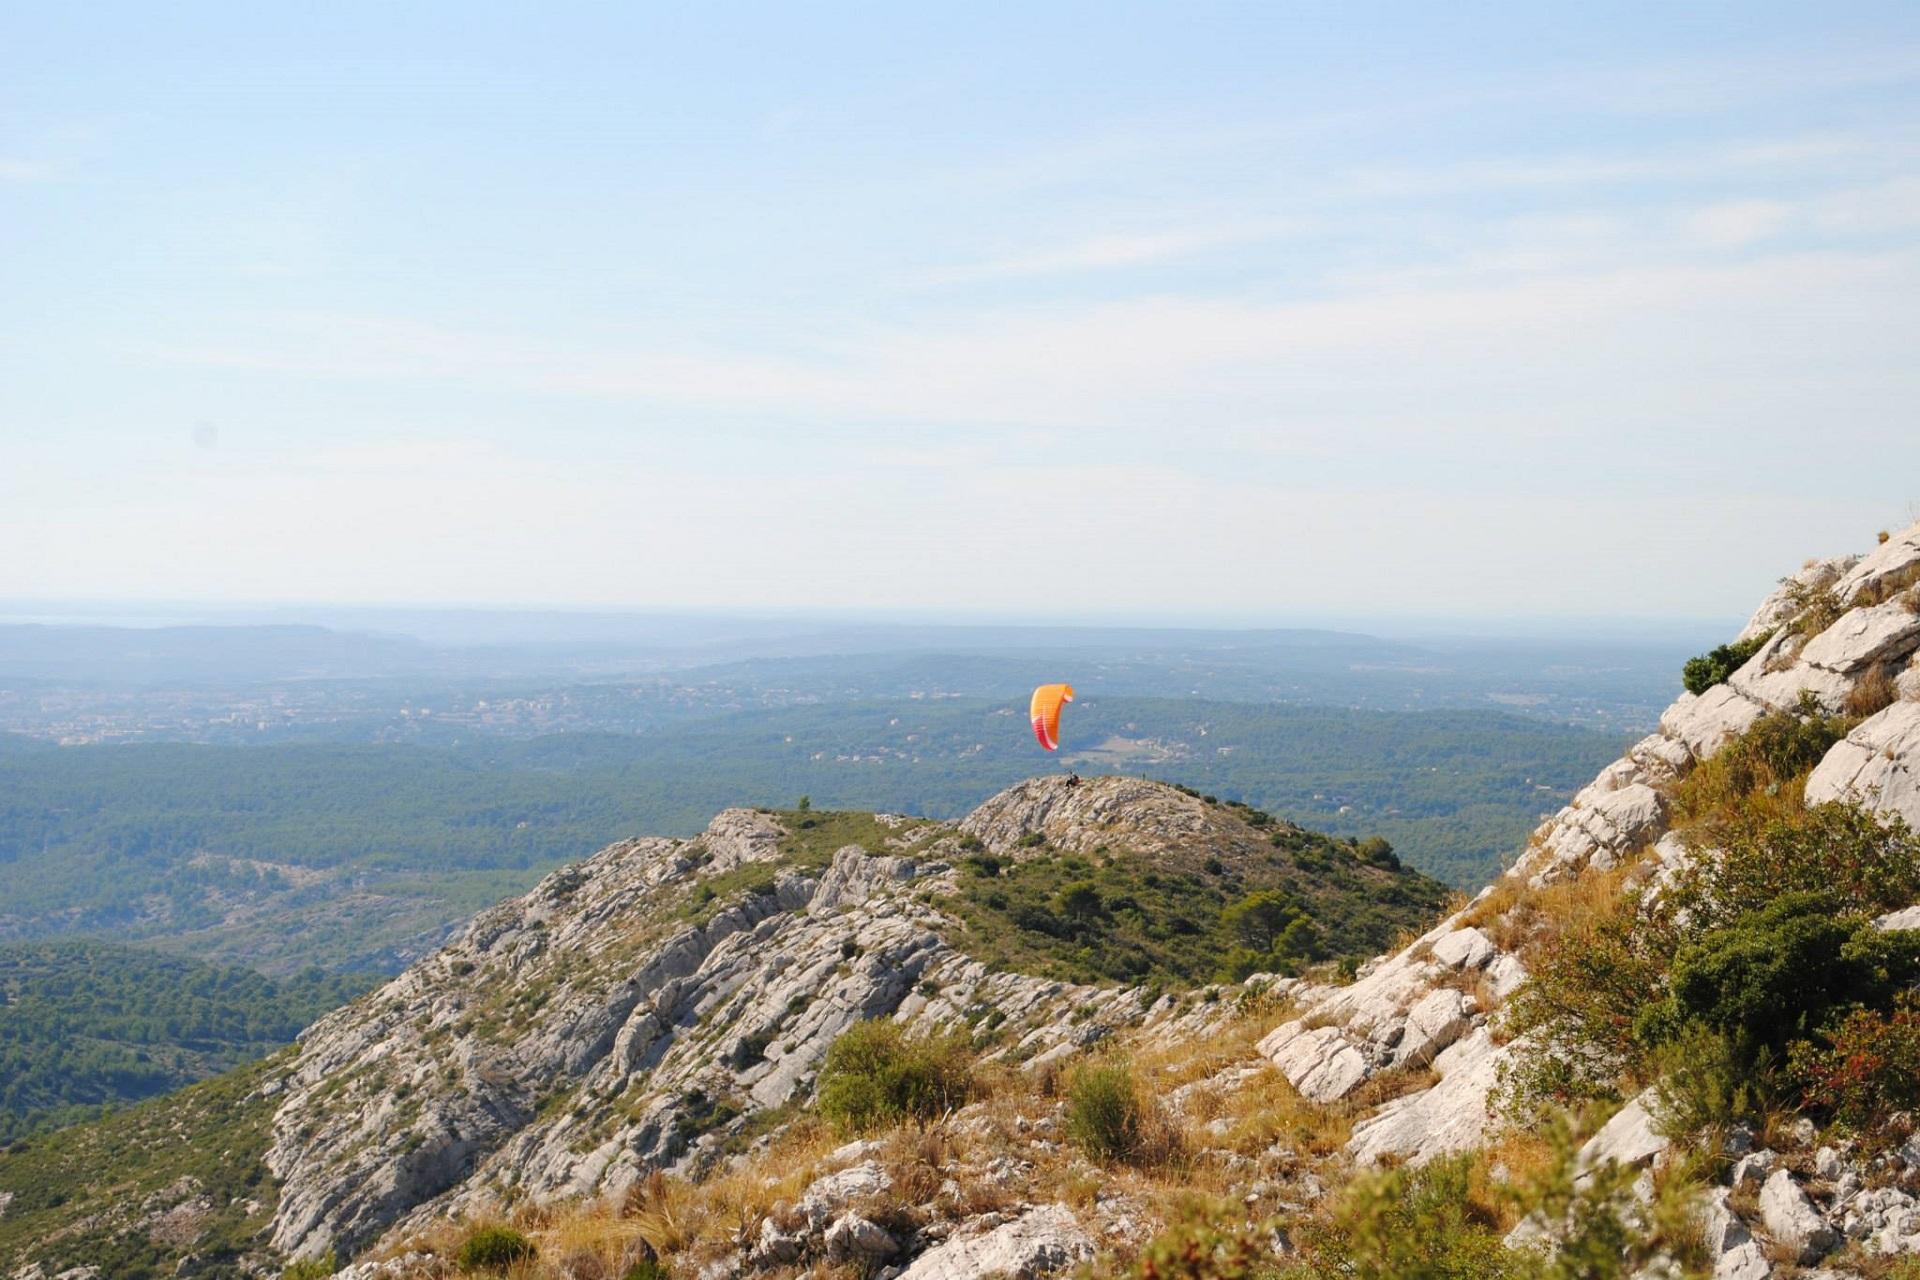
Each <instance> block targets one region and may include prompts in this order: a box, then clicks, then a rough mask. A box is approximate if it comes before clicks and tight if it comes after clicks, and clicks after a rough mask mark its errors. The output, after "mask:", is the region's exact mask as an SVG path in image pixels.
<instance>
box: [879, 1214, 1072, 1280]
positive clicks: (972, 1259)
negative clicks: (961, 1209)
mask: <svg viewBox="0 0 1920 1280" xmlns="http://www.w3.org/2000/svg"><path fill="white" fill-rule="evenodd" d="M1092 1256H1093V1240H1092V1238H1091V1237H1089V1236H1088V1235H1087V1233H1086V1232H1085V1231H1083V1230H1081V1228H1080V1223H1079V1221H1078V1220H1077V1219H1076V1218H1075V1217H1074V1216H1073V1211H1072V1210H1070V1209H1068V1208H1067V1206H1065V1205H1063V1204H1045V1205H1041V1206H1039V1207H1038V1208H1035V1209H1029V1210H1028V1211H1027V1212H1025V1213H1023V1214H1021V1215H1020V1216H1019V1217H1018V1218H1015V1219H1014V1220H1013V1221H1012V1222H1008V1223H1003V1224H1002V1225H1000V1226H998V1227H995V1228H994V1229H993V1230H991V1231H988V1232H986V1233H985V1234H983V1235H975V1236H967V1237H963V1238H955V1239H951V1240H947V1241H946V1242H944V1243H942V1244H939V1245H936V1246H935V1247H933V1248H931V1249H929V1250H927V1251H926V1252H925V1253H923V1254H921V1255H920V1256H919V1257H917V1258H915V1259H914V1260H913V1263H912V1265H910V1266H909V1267H908V1268H907V1269H906V1270H905V1271H903V1272H901V1273H900V1275H899V1276H898V1278H897V1280H976V1278H977V1277H980V1276H1007V1277H1011V1278H1012V1280H1031V1278H1032V1277H1035V1276H1045V1275H1052V1274H1053V1273H1055V1272H1057V1271H1064V1270H1066V1269H1067V1268H1068V1267H1071V1266H1073V1265H1075V1264H1076V1263H1080V1262H1085V1261H1086V1260H1087V1259H1089V1258H1091V1257H1092Z"/></svg>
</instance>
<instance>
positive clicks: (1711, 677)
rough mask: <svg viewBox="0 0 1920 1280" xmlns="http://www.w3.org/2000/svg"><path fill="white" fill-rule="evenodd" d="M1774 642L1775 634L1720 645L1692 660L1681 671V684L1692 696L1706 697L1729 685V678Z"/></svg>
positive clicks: (1768, 633) (1769, 633)
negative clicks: (1720, 685) (1722, 686)
mask: <svg viewBox="0 0 1920 1280" xmlns="http://www.w3.org/2000/svg"><path fill="white" fill-rule="evenodd" d="M1771 639H1773V633H1772V632H1771V631H1769V632H1767V633H1766V634H1765V635H1760V636H1755V637H1754V638H1753V639H1751V640H1740V641H1735V642H1734V643H1733V644H1723V645H1719V646H1717V647H1715V648H1713V649H1711V650H1709V651H1708V652H1706V653H1703V654H1701V655H1700V656H1699V657H1697V658H1688V659H1687V661H1686V665H1684V666H1683V667H1681V669H1680V683H1682V684H1684V685H1685V686H1686V687H1687V692H1688V693H1691V694H1695V695H1698V694H1702V693H1705V692H1706V691H1707V690H1709V689H1711V688H1713V686H1715V685H1717V684H1723V683H1725V681H1726V679H1727V677H1728V676H1730V675H1732V674H1733V673H1734V672H1736V671H1738V670H1739V669H1740V668H1741V667H1744V666H1746V665H1747V660H1748V659H1750V658H1752V657H1753V655H1754V654H1756V653H1758V652H1760V647H1761V646H1762V645H1764V644H1766V642H1767V641H1769V640H1771Z"/></svg>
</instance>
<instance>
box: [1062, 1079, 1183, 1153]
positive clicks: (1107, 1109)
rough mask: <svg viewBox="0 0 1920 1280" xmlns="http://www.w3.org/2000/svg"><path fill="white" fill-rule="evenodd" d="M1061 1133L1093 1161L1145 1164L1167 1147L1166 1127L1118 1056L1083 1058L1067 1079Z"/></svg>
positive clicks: (1169, 1149) (1168, 1147) (1167, 1135)
mask: <svg viewBox="0 0 1920 1280" xmlns="http://www.w3.org/2000/svg"><path fill="white" fill-rule="evenodd" d="M1067 1137H1068V1138H1069V1139H1070V1140H1071V1141H1072V1142H1073V1143H1074V1145H1076V1146H1078V1147H1079V1148H1080V1149H1081V1150H1082V1151H1084V1152H1086V1153H1087V1155H1089V1156H1091V1157H1092V1158H1093V1159H1095V1160H1100V1161H1108V1162H1128V1163H1136V1164H1139V1163H1149V1162H1153V1161H1156V1160H1158V1159H1159V1158H1161V1157H1164V1156H1166V1155H1168V1154H1170V1152H1171V1148H1172V1145H1173V1140H1172V1137H1171V1134H1170V1132H1169V1130H1168V1126H1167V1124H1166V1122H1165V1120H1164V1119H1163V1117H1161V1115H1160V1114H1159V1112H1158V1111H1157V1110H1156V1109H1155V1108H1154V1107H1153V1105H1152V1104H1151V1103H1150V1102H1146V1101H1143V1100H1142V1095H1141V1088H1140V1084H1139V1081H1137V1080H1136V1079H1135V1078H1134V1072H1133V1066H1132V1064H1131V1063H1129V1062H1127V1061H1126V1060H1125V1059H1123V1058H1108V1059H1105V1060H1102V1061H1097V1062H1090V1063H1087V1064H1085V1065H1083V1066H1081V1067H1080V1068H1078V1069H1077V1070H1076V1071H1074V1072H1073V1074H1072V1075H1071V1076H1070V1077H1068V1080H1067Z"/></svg>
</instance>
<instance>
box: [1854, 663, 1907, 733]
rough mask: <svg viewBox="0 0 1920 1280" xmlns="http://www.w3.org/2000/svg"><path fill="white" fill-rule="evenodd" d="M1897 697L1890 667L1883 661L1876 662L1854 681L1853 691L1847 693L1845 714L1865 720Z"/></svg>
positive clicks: (1889, 704)
mask: <svg viewBox="0 0 1920 1280" xmlns="http://www.w3.org/2000/svg"><path fill="white" fill-rule="evenodd" d="M1898 697H1899V691H1898V690H1897V689H1896V688H1895V687H1894V683H1893V671H1892V669H1891V668H1889V667H1888V666H1887V664H1886V663H1884V662H1876V663H1874V664H1873V666H1872V667H1870V668H1868V670H1867V672H1866V674H1865V675H1862V676H1861V677H1860V679H1859V680H1858V681H1856V682H1855V683H1854V686H1853V691H1852V692H1851V693H1849V694H1848V695H1847V714H1848V715H1850V716H1852V717H1853V718H1854V719H1856V720H1865V719H1866V718H1867V717H1868V716H1871V715H1877V714H1879V713H1880V712H1882V711H1884V710H1886V709H1887V708H1888V707H1890V706H1892V705H1893V704H1894V700H1895V699H1896V698H1898Z"/></svg>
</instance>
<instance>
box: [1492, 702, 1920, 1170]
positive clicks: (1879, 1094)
mask: <svg viewBox="0 0 1920 1280" xmlns="http://www.w3.org/2000/svg"><path fill="white" fill-rule="evenodd" d="M1848 728H1849V722H1848V721H1846V720H1844V719H1838V718H1834V717H1829V716H1825V715H1822V714H1819V713H1818V712H1817V710H1816V709H1814V708H1811V707H1807V708H1803V713H1802V714H1799V715H1795V714H1792V713H1786V712H1781V713H1775V714H1772V715H1768V716H1766V717H1763V718H1762V719H1761V720H1759V721H1757V722H1755V724H1754V725H1753V726H1752V727H1751V728H1750V729H1749V730H1748V731H1747V732H1746V733H1745V734H1744V735H1742V736H1741V737H1740V738H1739V739H1737V740H1736V741H1734V742H1731V743H1729V744H1728V745H1727V746H1726V747H1725V748H1724V749H1723V750H1722V751H1721V752H1720V753H1719V754H1718V755H1716V756H1715V757H1714V758H1713V759H1711V760H1710V761H1708V762H1707V763H1705V764H1703V765H1702V766H1700V767H1699V768H1698V769H1696V770H1695V771H1694V772H1693V773H1692V774H1691V775H1689V776H1688V777H1687V778H1686V779H1685V780H1683V781H1682V782H1681V783H1680V784H1679V785H1678V786H1677V787H1676V788H1675V789H1674V795H1673V804H1674V809H1675V812H1676V814H1677V815H1678V816H1679V817H1680V818H1681V820H1682V824H1683V825H1682V826H1681V827H1680V828H1679V830H1680V831H1681V834H1682V837H1683V839H1685V840H1686V841H1687V842H1688V844H1689V845H1690V846H1691V847H1692V848H1693V850H1694V857H1693V858H1692V859H1691V860H1690V861H1689V862H1688V863H1687V864H1686V865H1685V867H1684V868H1683V869H1682V870H1681V871H1680V872H1679V873H1678V874H1677V875H1675V876H1671V877H1669V878H1668V880H1667V882H1666V883H1665V885H1664V887H1662V888H1661V889H1660V890H1659V891H1658V892H1651V891H1645V890H1643V891H1640V892H1631V893H1624V894H1623V893H1620V892H1618V883H1619V881H1618V879H1615V880H1613V881H1611V882H1610V883H1611V884H1612V886H1613V891H1612V892H1608V891H1607V886H1605V885H1603V886H1602V887H1601V888H1600V889H1598V890H1595V891H1594V892H1591V893H1582V894H1580V895H1579V896H1578V898H1577V899H1576V898H1575V897H1573V896H1572V895H1570V894H1569V895H1566V896H1564V897H1563V898H1562V899H1561V900H1556V901H1552V902H1548V901H1546V900H1545V895H1542V898H1543V902H1542V906H1543V910H1541V911H1540V912H1539V913H1538V914H1537V918H1536V920H1535V923H1534V936H1533V938H1532V941H1531V944H1530V946H1529V949H1528V955H1527V959H1528V968H1529V972H1530V974H1531V975H1532V976H1531V977H1530V979H1529V981H1528V982H1527V983H1526V985H1525V986H1523V987H1522V988H1521V990H1520V991H1519V992H1518V993H1517V994H1516V996H1515V998H1514V1000H1513V1003H1512V1006H1511V1014H1510V1018H1509V1022H1508V1028H1507V1029H1508V1030H1509V1031H1510V1032H1513V1033H1525V1034H1527V1035H1529V1036H1530V1037H1532V1043H1533V1045H1534V1046H1535V1047H1534V1049H1533V1051H1531V1052H1530V1053H1528V1054H1527V1055H1526V1056H1525V1057H1524V1058H1523V1059H1522V1067H1521V1069H1520V1070H1518V1071H1516V1072H1514V1073H1512V1074H1511V1075H1510V1076H1509V1078H1508V1079H1507V1081H1506V1083H1505V1088H1504V1098H1505V1105H1506V1106H1507V1108H1508V1110H1509V1112H1510V1113H1512V1114H1514V1115H1516V1116H1517V1117H1522V1118H1525V1117H1531V1116H1537V1115H1539V1114H1542V1113H1544V1112H1548V1111H1551V1110H1552V1109H1554V1108H1557V1107H1561V1106H1565V1105H1569V1104H1578V1103H1580V1102H1581V1101H1583V1100H1590V1099H1602V1100H1605V1099H1613V1100H1617V1099H1619V1098H1622V1097H1624V1096H1627V1095H1628V1094H1630V1093H1632V1092H1635V1091H1637V1090H1639V1089H1641V1088H1644V1087H1645V1086H1646V1085H1648V1084H1650V1083H1653V1082H1654V1081H1655V1080H1656V1079H1661V1080H1663V1084H1662V1089H1663V1092H1664V1094H1665V1106H1666V1109H1667V1111H1668V1113H1669V1114H1668V1116H1667V1119H1668V1122H1669V1123H1670V1124H1672V1125H1673V1126H1674V1127H1675V1128H1676V1130H1677V1131H1678V1130H1683V1129H1694V1128H1698V1127H1701V1126H1704V1125H1707V1124H1710V1123H1725V1122H1728V1121H1731V1120H1736V1119H1740V1120H1748V1121H1751V1122H1756V1123H1760V1124H1764V1123H1766V1122H1767V1120H1768V1118H1769V1116H1770V1115H1774V1114H1779V1113H1783V1112H1788V1111H1794V1110H1805V1111H1808V1112H1811V1113H1812V1114H1813V1115H1814V1116H1815V1117H1816V1118H1819V1119H1822V1120H1837V1121H1839V1122H1841V1123H1842V1124H1844V1125H1846V1126H1848V1127H1850V1128H1852V1129H1853V1130H1855V1131H1856V1133H1857V1135H1858V1136H1859V1137H1861V1138H1863V1139H1864V1140H1866V1141H1867V1142H1869V1143H1873V1142H1877V1141H1881V1140H1886V1139H1895V1138H1899V1137H1904V1136H1905V1134H1904V1132H1902V1131H1899V1130H1897V1129H1895V1128H1892V1127H1890V1126H1893V1125H1895V1124H1896V1123H1898V1122H1899V1120H1900V1117H1901V1116H1902V1113H1903V1112H1904V1111H1905V1110H1906V1109H1907V1108H1908V1107H1910V1106H1911V1105H1912V1104H1913V1101H1914V1100H1915V1098H1916V1092H1915V1087H1914V1085H1913V1083H1912V1081H1913V1080H1914V1078H1915V1076H1914V1069H1915V1067H1916V1065H1920V1038H1916V1034H1915V1031H1914V1027H1915V1010H1914V1006H1913V1003H1912V1001H1911V998H1910V996H1909V995H1907V994H1906V993H1907V991H1908V989H1909V988H1910V987H1911V986H1912V985H1913V984H1914V982H1915V981H1916V980H1920V932H1916V931H1894V932H1885V931H1882V930H1880V929H1878V928H1876V927H1875V926H1874V924H1873V918H1874V917H1875V916H1876V915H1878V914H1880V913H1883V912H1886V911H1890V910H1894V909H1897V908H1901V907H1905V906H1907V905H1908V904H1910V903H1912V902H1913V901H1914V900H1915V899H1916V898H1920V836H1916V835H1915V833H1913V832H1912V831H1910V830H1909V829H1908V828H1907V826H1906V825H1905V824H1904V823H1903V822H1901V821H1900V820H1899V819H1898V818H1897V817H1886V818H1882V817H1877V816H1875V815H1873V814H1870V813H1867V812H1865V811H1864V810H1862V809H1860V808H1858V807H1856V806H1852V805H1848V804H1842V803H1828V804H1821V805H1815V806H1808V805H1806V804H1805V803H1804V802H1803V801H1802V799H1801V796H1802V792H1803V791H1804V787H1805V782H1806V775H1807V773H1808V772H1809V771H1810V770H1811V769H1812V767H1813V765H1814V764H1815V763H1817V761H1818V760H1819V759H1820V757H1821V755H1822V754H1823V753H1824V752H1825V751H1826V749H1827V747H1828V746H1830V745H1831V744H1832V743H1833V742H1834V741H1836V740H1837V739H1838V738H1839V737H1840V736H1842V735H1843V734H1844V733H1845V732H1846V731H1847V729H1848Z"/></svg>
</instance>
